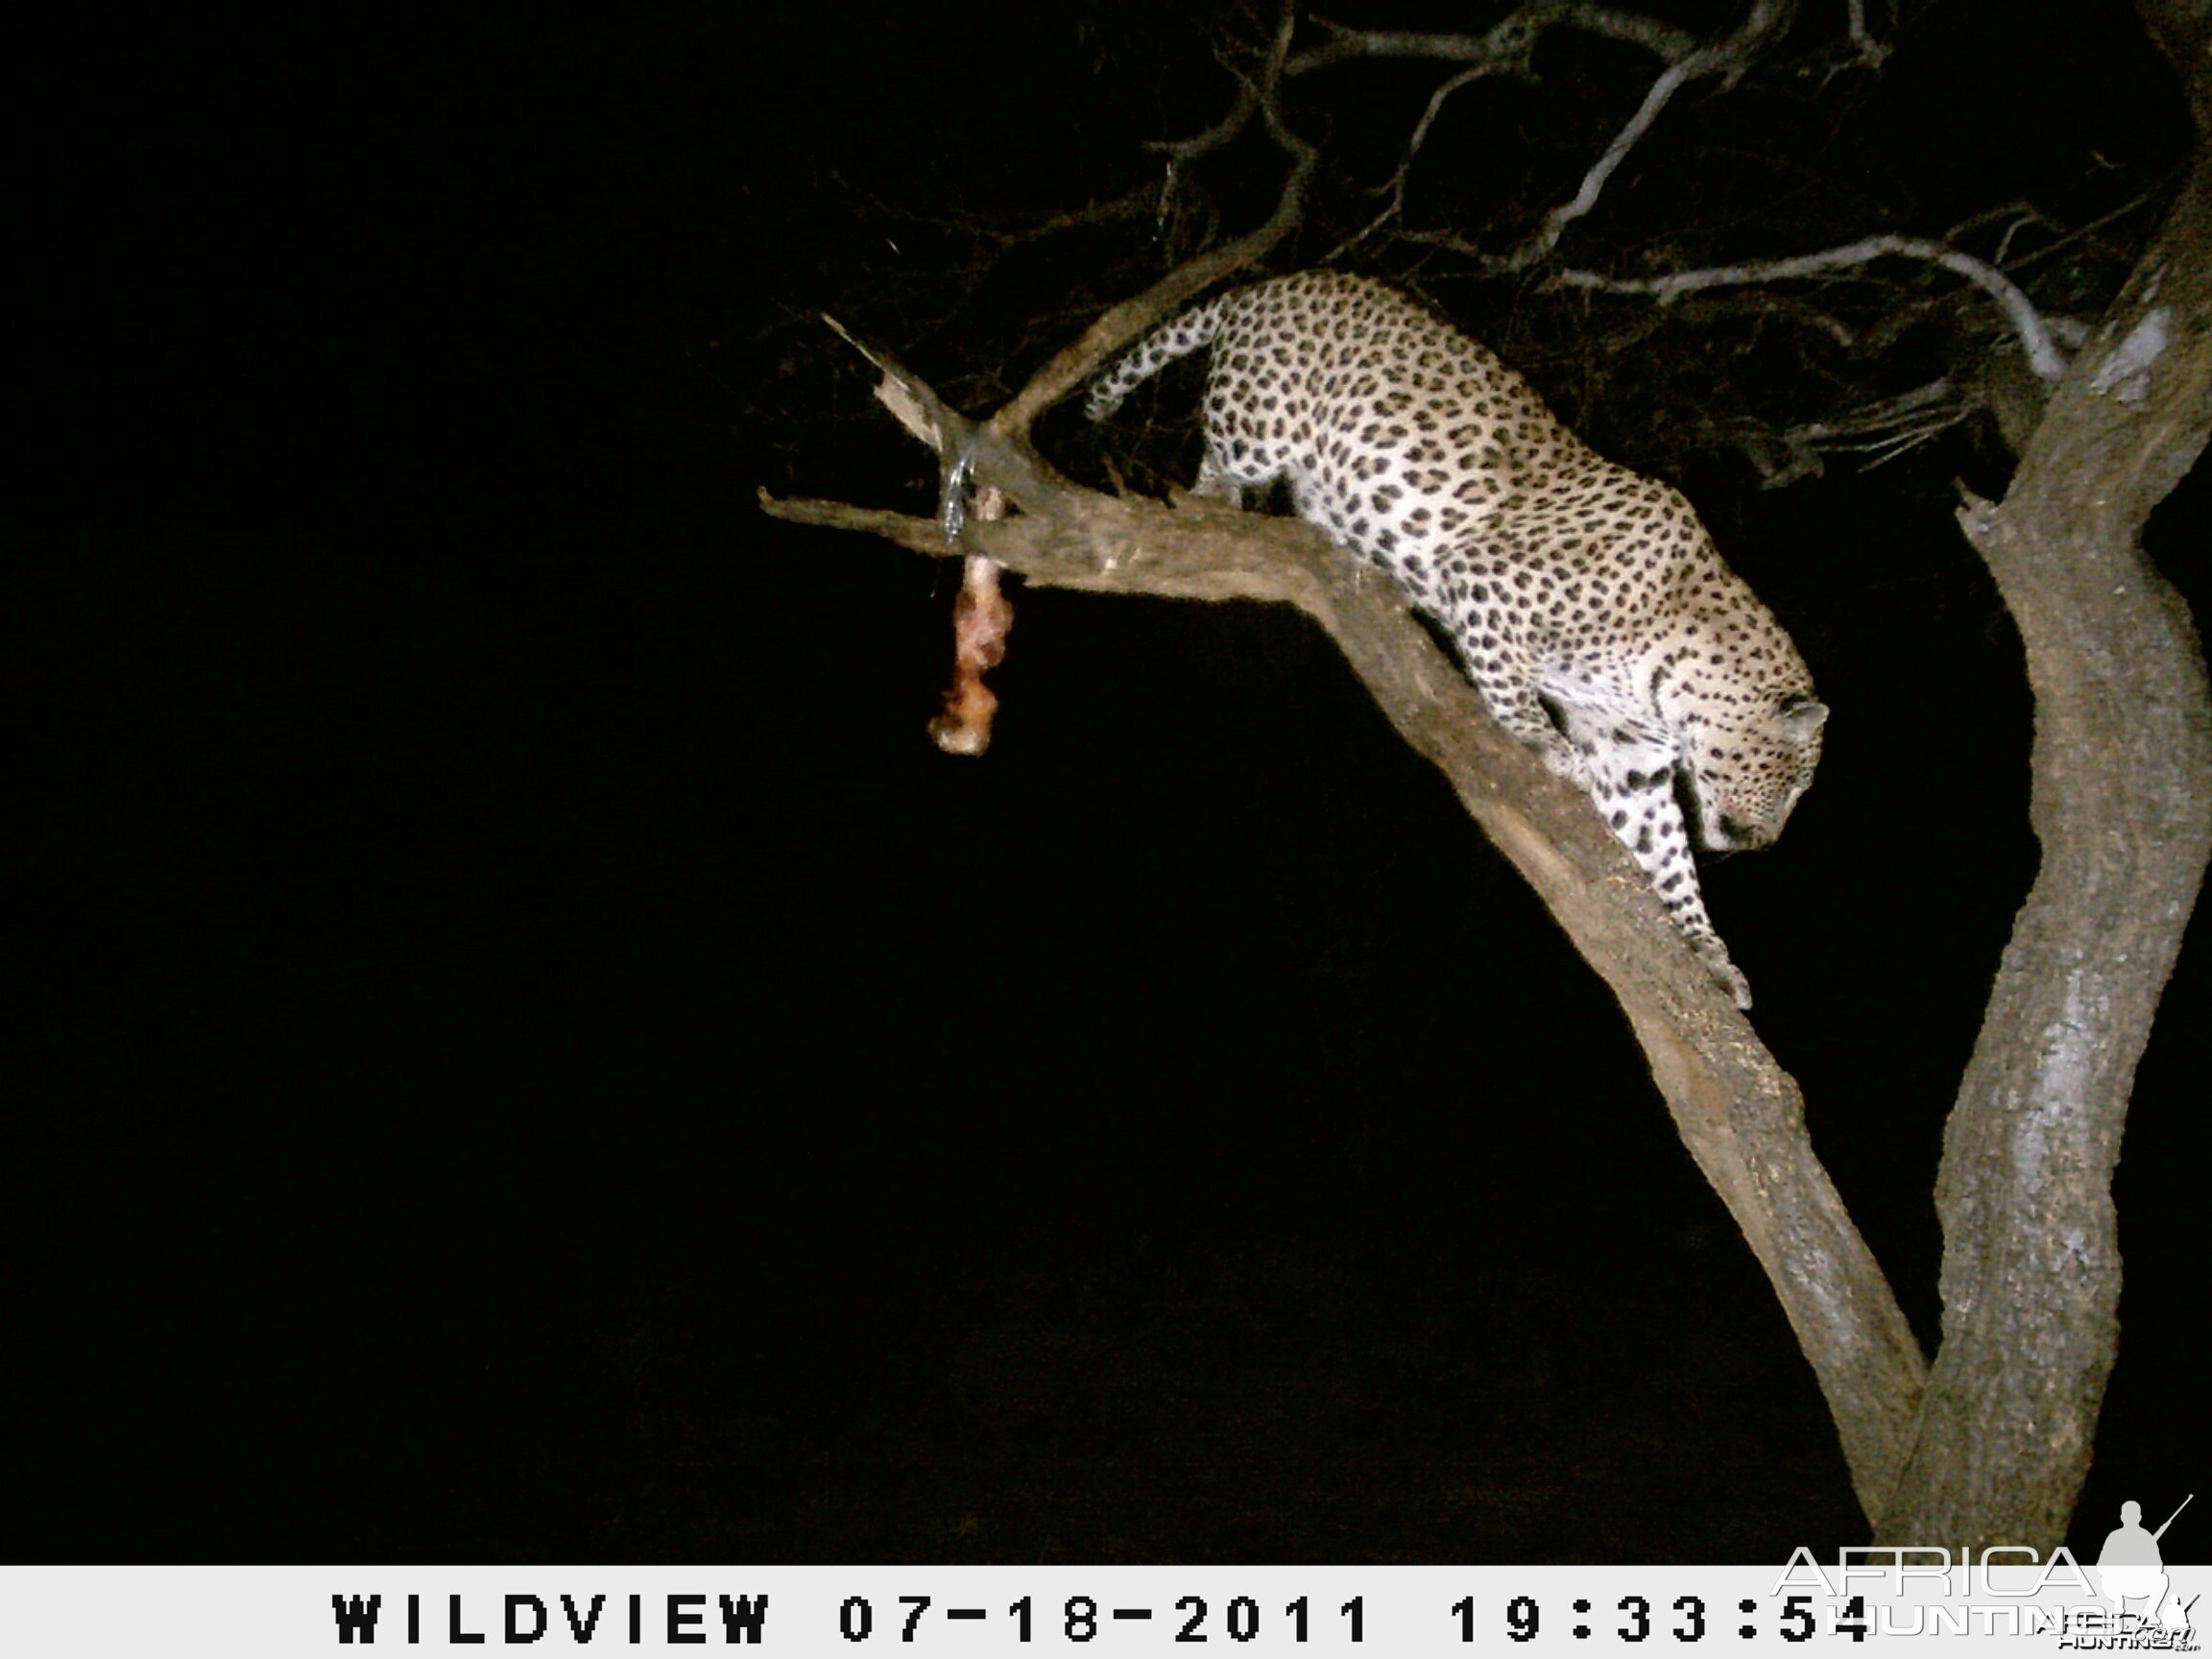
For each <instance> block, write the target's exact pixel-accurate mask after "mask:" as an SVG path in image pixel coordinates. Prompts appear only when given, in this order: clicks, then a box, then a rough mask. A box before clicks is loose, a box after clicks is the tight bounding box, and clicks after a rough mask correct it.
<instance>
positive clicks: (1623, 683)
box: [1085, 271, 1828, 1009]
mask: <svg viewBox="0 0 2212 1659" xmlns="http://www.w3.org/2000/svg"><path fill="white" fill-rule="evenodd" d="M1208 348H1210V349H1211V356H1210V359H1209V361H1208V365H1207V379H1206V392H1205V400H1204V414H1203V428H1204V441H1205V453H1204V459H1203V461H1202V462H1201V463H1200V465H1199V469H1198V477H1197V481H1196V483H1195V485H1194V486H1193V491H1192V493H1194V494H1197V495H1199V496H1204V497H1211V498H1215V499H1219V500H1223V501H1228V502H1233V503H1236V504H1238V505H1239V506H1242V505H1244V504H1246V502H1247V500H1248V499H1252V498H1260V499H1265V498H1268V497H1270V496H1273V495H1274V494H1275V493H1279V492H1286V493H1287V499H1288V504H1289V507H1290V509H1291V511H1293V512H1295V513H1296V514H1297V516H1298V517H1301V518H1304V519H1306V520H1307V521H1308V522H1310V523H1312V524H1315V525H1317V526H1319V527H1320V528H1321V529H1322V530H1324V531H1325V532H1327V533H1328V534H1329V535H1330V536H1331V537H1333V538H1334V540H1335V541H1337V542H1338V543H1340V544H1341V545H1343V546H1345V547H1348V548H1349V549H1351V551H1352V552H1353V554H1354V555H1355V556H1356V557H1357V558H1358V559H1360V560H1362V561H1364V562H1365V564H1366V565H1373V566H1378V567H1380V568H1381V569H1383V570H1384V571H1386V572H1387V573H1388V574H1389V576H1390V577H1391V578H1392V579H1393V580H1394V581H1395V582H1396V584H1397V586H1398V588H1399V589H1401V590H1402V591H1403V593H1404V594H1405V596H1406V597H1407V600H1408V601H1409V602H1410V604H1411V605H1412V607H1413V608H1414V609H1415V610H1416V611H1417V612H1419V613H1422V614H1424V615H1426V616H1427V617H1428V618H1430V620H1431V622H1432V623H1433V625H1434V626H1435V627H1436V629H1437V630H1438V631H1439V632H1440V633H1441V634H1442V635H1443V636H1444V637H1446V638H1447V639H1448V640H1449V641H1450V642H1451V643H1452V645H1453V647H1454V650H1455V654H1456V655H1457V657H1458V659H1459V661H1460V664H1461V666H1462V667H1463V668H1464V670H1465V672H1466V674H1467V676H1468V678H1469V679H1470V680H1472V681H1473V682H1474V685H1475V687H1476V689H1477V690H1478V691H1479V693H1480V695H1481V698H1482V701H1483V703H1484V704H1485V705H1486V706H1487V707H1488V709H1489V711H1490V713H1491V715H1492V717H1493V718H1494V719H1495V720H1496V721H1497V723H1498V724H1499V725H1500V726H1501V727H1503V729H1504V730H1505V731H1506V732H1507V733H1511V734H1512V735H1513V736H1514V737H1516V738H1518V739H1520V740H1521V741H1522V742H1523V743H1526V744H1527V745H1528V746H1529V747H1530V748H1532V749H1534V750H1535V751H1536V752H1537V754H1538V755H1539V756H1540V757H1542V758H1543V760H1544V762H1545V764H1546V765H1547V766H1548V767H1550V768H1551V771H1553V772H1554V773H1556V774H1558V775H1559V776H1560V777H1562V778H1565V779H1567V780H1568V781H1571V782H1573V783H1575V785H1577V786H1578V787H1580V788H1581V789H1582V790H1583V791H1585V792H1586V793H1587V795H1588V796H1589V798H1590V800H1591V801H1592V803H1593V804H1594V805H1596V807H1597V809H1598V812H1599V815H1600V816H1601V817H1602V818H1603V819H1604V820H1605V822H1606V824H1607V825H1608V826H1610V827H1611V829H1612V830H1613V832H1614V834H1615V835H1616V836H1618V837H1619V839H1620V840H1621V841H1622V843H1623V845H1624V846H1625V847H1626V848H1627V849H1628V851H1629V853H1630V854H1632V855H1633V856H1634V858H1635V860H1636V862H1637V863H1638V865H1639V866H1641V867H1642V869H1643V871H1644V874H1645V876H1646V878H1647V879H1648V880H1649V882H1650V884H1651V887H1652V889H1653V891H1654V892H1655V893H1656V894H1657V895H1658V898H1659V900H1660V902H1661V903H1662V904H1664V906H1665V907H1666V909H1667V911H1668V913H1669V915H1670V916H1671V917H1672V919H1673V921H1674V923H1675V926H1677V927H1678V928H1679V930H1680V931H1681V933H1682V935H1683V936H1684V938H1685V939H1686V940H1687V942H1688V943H1689V945H1690V947H1691V949H1692V950H1694V951H1695V954H1696V956H1697V957H1698V959H1699V960H1700V961H1702V962H1703V964H1704V965H1705V967H1706V969H1707V970H1708V972H1709V973H1710V974H1712V976H1713V977H1714V978H1715V979H1716V980H1718V981H1719V984H1720V986H1721V988H1722V989H1723V990H1724V991H1726V992H1727V993H1728V994H1729V995H1730V996H1731V997H1732V998H1734V1000H1735V1001H1736V1003H1737V1005H1738V1006H1739V1007H1741V1008H1745V1009H1748V1008H1749V1007H1750V1006H1751V990H1750V985H1749V982H1748V981H1747V980H1746V979H1745V977H1744V975H1743V973H1742V971H1741V970H1740V969H1738V968H1737V966H1736V964H1735V962H1734V960H1733V959H1732V958H1731V957H1730V955H1729V952H1728V948H1727V946H1726V945H1725V944H1724V943H1723V942H1722V940H1721V939H1720V936H1719V933H1718V932H1717V931H1716V930H1715V928H1714V926H1713V923H1712V920H1711V917H1710V916H1709V915H1708V913H1707V911H1706V907H1705V898H1704V893H1703V890H1702V888H1701V887H1700V885H1699V881H1698V874H1697V860H1696V856H1695V852H1694V850H1693V837H1694V836H1695V842H1696V844H1697V845H1698V846H1701V847H1702V848H1703V849H1704V850H1705V851H1707V852H1710V853H1734V852H1739V851H1744V850H1749V849H1753V848H1760V847H1765V846H1767V845H1768V844H1770V843H1771V842H1772V841H1773V840H1774V839H1775V837H1776V836H1778V835H1779V834H1780V833H1781V832H1782V828H1783V825H1784V824H1785V823H1786V822H1787V821H1788V819H1789V817H1790V814H1791V810H1792V809H1793V808H1794V807H1795V806H1796V805H1797V803H1798V801H1799V800H1800V799H1802V798H1803V796H1804V794H1805V792H1806V791H1807V790H1808V789H1809V788H1811V787H1812V783H1813V774H1814V770H1815V767H1816V766H1817V765H1818V763H1819V759H1820V746H1821V734H1822V731H1823V729H1824V727H1825V726H1826V724H1827V720H1828V707H1827V705H1826V704H1824V703H1822V702H1820V701H1819V699H1818V698H1817V697H1816V696H1815V692H1814V686H1813V676H1812V673H1811V671H1810V670H1809V669H1808V668H1807V667H1806V664H1805V661H1804V659H1803V658H1802V657H1801V656H1800V655H1799V654H1798V651H1797V648H1796V646H1795V644H1794V643H1793V642H1792V641H1791V637H1790V636H1789V634H1788V633H1787V632H1786V631H1785V630H1784V629H1783V627H1782V624H1781V623H1780V622H1779V621H1778V620H1777V619H1776V617H1775V615H1774V613H1772V612H1771V611H1769V610H1768V609H1767V607H1766V605H1764V604H1763V603H1761V602H1760V600H1759V598H1758V596H1757V595H1756V594H1754V593H1753V592H1752V591H1751V589H1750V588H1749V586H1748V585H1747V584H1745V583H1744V581H1743V578H1741V577H1740V576H1738V575H1737V574H1736V573H1735V572H1734V571H1733V570H1731V569H1730V568H1729V567H1728V565H1726V564H1724V563H1723V562H1722V560H1721V557H1720V554H1719V549H1718V548H1717V547H1716V546H1715V545H1714V542H1713V539H1712V537H1711V536H1710V535H1709V534H1708V533H1707V531H1706V529H1705V526H1704V524H1703V523H1702V521H1701V520H1700V519H1699V518H1698V517H1697V514H1696V511H1695V509H1694V508H1693V507H1692V506H1691V505H1690V502H1689V500H1688V499H1687V497H1685V496H1684V495H1683V494H1682V493H1681V492H1680V491H1679V490H1677V489H1675V488H1674V487H1673V486H1672V485H1671V484H1669V483H1666V482H1664V481H1662V480H1660V479H1658V478H1653V477H1649V476H1647V475H1646V474H1644V473H1641V472H1638V471H1635V470H1633V469H1630V468H1627V467H1623V466H1621V465H1618V464H1616V463H1614V462H1612V461H1609V460H1607V459H1605V458H1604V457H1603V456H1601V455H1599V453H1598V452H1597V451H1596V450H1595V449H1593V448H1591V447H1590V446H1589V445H1586V444H1585V443H1583V442H1582V440H1581V439H1579V438H1578V437H1576V436H1575V433H1574V432H1572V431H1570V430H1569V429H1568V427H1567V426H1566V425H1565V424H1564V423H1563V422H1561V421H1559V420H1558V418H1557V417H1556V416H1554V415H1553V414H1552V413H1551V409H1550V408H1549V407H1548V406H1547V405H1546V404H1545V402H1544V400H1543V398H1542V397H1540V396H1539V395H1538V393H1537V392H1536V390H1535V388H1534V387H1532V386H1531V385H1530V384H1529V383H1528V381H1527V379H1526V378H1524V377H1523V376H1522V375H1521V373H1519V372H1517V371H1516V370H1514V369H1512V368H1511V367H1509V366H1508V365H1507V364H1506V363H1505V362H1504V361H1503V359H1501V358H1500V357H1498V356H1497V354H1496V353H1494V352H1493V351H1491V350H1490V349H1488V348H1487V347H1485V346H1483V345H1481V344H1480V343H1479V342H1478V341H1476V340H1474V339H1472V338H1471V337H1469V336H1468V335H1467V334H1465V333H1463V332H1462V331H1461V330H1460V329H1459V328H1458V327H1457V326H1455V325H1454V324H1452V323H1450V322H1448V321H1446V320H1445V319H1444V318H1443V317H1441V316H1439V315H1438V314H1437V313H1435V312H1433V311H1431V309H1430V308H1429V307H1428V306H1427V305H1426V304H1424V303H1423V302H1421V301H1417V300H1415V299H1413V298H1412V297H1411V296H1409V295H1407V294H1406V293H1404V292H1402V291H1401V290H1400V289H1398V288H1395V287H1393V286H1391V285H1390V284H1388V283H1385V282H1383V281H1380V280H1377V279H1375V278H1372V277H1366V276H1354V275H1350V274H1347V273H1341V272H1334V271H1306V272H1300V273H1296V274H1293V275H1290V276H1278V277H1274V278H1271V279H1266V280H1262V281H1258V282H1253V283H1248V284H1246V285H1244V286H1241V287H1238V288H1233V289H1229V290H1227V291H1226V292H1224V293H1222V294H1220V295H1218V296H1216V297H1215V298H1214V299H1212V300H1210V301H1205V302H1203V303H1201V304H1199V305H1197V306H1195V307H1193V308H1191V309H1190V310H1187V311H1185V312H1183V313H1182V314H1181V315H1179V316H1177V317H1174V318H1172V319H1170V320H1169V321H1168V322H1166V324H1164V325H1161V326H1160V327H1158V328H1157V329H1155V330H1154V331H1153V332H1152V333H1150V334H1149V335H1147V336H1145V337H1144V338H1142V340H1140V341H1139V342H1138V343H1137V345H1136V346H1135V347H1134V348H1133V349H1131V350H1130V351H1129V352H1128V353H1127V354H1126V355H1125V356H1123V357H1122V358H1121V359H1120V360H1119V361H1118V362H1117V363H1115V364H1114V365H1113V366H1112V367H1111V368H1110V369H1109V370H1108V371H1107V372H1106V373H1104V374H1103V375H1102V376H1101V377H1100V378H1098V379H1097V380H1096V381H1095V382H1094V384H1093V386H1092V388H1091V391H1090V394H1089V397H1088V398H1087V400H1086V403H1085V413H1086V414H1087V415H1088V416H1089V417H1090V419H1091V420H1093V421H1104V420H1106V419H1108V418H1109V417H1111V416H1112V415H1113V414H1114V413H1115V411H1116V410H1117V409H1118V408H1119V406H1120V405H1121V403H1122V401H1123V400H1124V399H1125V398H1126V397H1128V396H1129V394H1130V393H1131V392H1132V391H1133V390H1134V389H1135V388H1136V387H1138V386H1139V385H1140V384H1142V382H1143V381H1144V380H1146V379H1147V378H1149V377H1150V376H1151V375H1153V374H1155V373H1158V372H1159V371H1160V370H1162V369H1163V368H1165V367H1166V365H1167V364H1169V363H1171V362H1173V361H1174V360H1176V359H1178V358H1181V357H1184V356H1187V355H1189V354H1190V353H1192V352H1195V351H1198V350H1200V349H1208Z"/></svg>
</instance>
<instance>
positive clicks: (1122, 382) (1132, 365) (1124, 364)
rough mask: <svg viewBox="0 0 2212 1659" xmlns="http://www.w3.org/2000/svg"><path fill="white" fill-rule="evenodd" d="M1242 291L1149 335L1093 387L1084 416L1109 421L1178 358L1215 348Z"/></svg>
mask: <svg viewBox="0 0 2212 1659" xmlns="http://www.w3.org/2000/svg"><path fill="white" fill-rule="evenodd" d="M1238 292H1239V290H1236V289H1232V290H1231V291H1230V292H1228V293H1226V294H1219V295H1216V296H1214V298H1213V299H1212V300H1209V301H1206V303H1205V304H1203V305H1200V306H1197V307H1195V308H1194V309H1192V310H1190V311H1186V312H1184V313H1183V314H1182V315H1181V316H1180V317H1177V318H1176V319H1175V320H1174V321H1173V322H1171V323H1166V324H1163V325H1161V326H1159V327H1158V328H1155V329H1154V330H1153V331H1152V332H1151V333H1149V334H1147V335H1146V336H1145V337H1144V338H1143V339H1142V340H1141V341H1139V342H1138V343H1137V346H1136V349H1133V350H1132V351H1131V352H1130V353H1129V354H1128V355H1127V356H1126V357H1124V358H1122V359H1121V361H1120V362H1118V363H1117V364H1115V365H1114V367H1113V369H1112V370H1111V371H1110V372H1109V373H1107V374H1106V376H1105V377H1104V378H1103V379H1101V380H1099V381H1098V382H1097V383H1096V384H1095V385H1094V386H1093V387H1092V388H1091V396H1090V397H1087V398H1085V399H1084V401H1083V413H1084V414H1085V415H1086V416H1088V417H1089V418H1090V419H1091V420H1093V421H1103V420H1105V419H1106V417H1107V416H1109V415H1111V414H1113V413H1114V411H1115V410H1117V409H1118V408H1120V407H1121V399H1122V398H1124V397H1128V396H1129V394H1130V393H1131V392H1134V391H1135V390H1136V389H1137V388H1138V387H1139V386H1141V385H1142V384H1143V383H1144V382H1145V381H1146V380H1149V379H1150V378H1151V377H1152V376H1153V375H1155V374H1157V373H1160V371H1161V370H1163V369H1165V368H1166V366H1167V365H1168V364H1170V363H1172V362H1174V361H1175V359H1176V358H1178V357H1188V356H1189V355H1190V353H1191V352H1193V351H1195V350H1197V349H1199V348H1201V347H1204V346H1211V345H1213V344H1214V336H1215V335H1217V334H1219V333H1220V332H1221V321H1222V317H1223V315H1224V314H1225V312H1226V309H1227V307H1228V304H1229V301H1232V300H1234V299H1236V298H1237V295H1238Z"/></svg>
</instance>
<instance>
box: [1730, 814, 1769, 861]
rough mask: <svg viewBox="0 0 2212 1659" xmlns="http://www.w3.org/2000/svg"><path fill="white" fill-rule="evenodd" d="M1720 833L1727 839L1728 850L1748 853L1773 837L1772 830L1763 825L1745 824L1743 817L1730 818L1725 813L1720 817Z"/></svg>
mask: <svg viewBox="0 0 2212 1659" xmlns="http://www.w3.org/2000/svg"><path fill="white" fill-rule="evenodd" d="M1720 833H1721V835H1722V836H1723V837H1724V838H1725V839H1726V840H1727V843H1728V846H1729V848H1730V850H1731V851H1734V852H1738V853H1748V852H1750V851H1751V850H1752V849H1754V848H1757V847H1764V846H1766V845H1767V843H1768V842H1769V841H1771V840H1773V839H1774V831H1773V830H1771V829H1767V828H1766V827H1764V826H1763V825H1758V824H1746V823H1744V822H1743V819H1741V818H1731V817H1728V816H1727V815H1726V814H1725V813H1723V814H1722V815H1721V818H1720Z"/></svg>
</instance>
